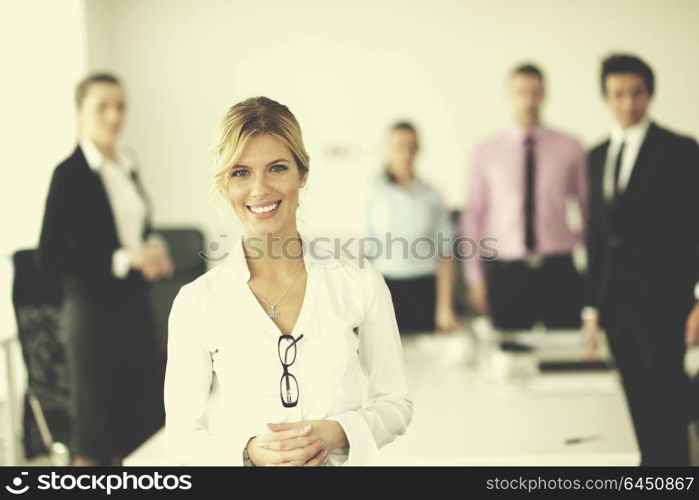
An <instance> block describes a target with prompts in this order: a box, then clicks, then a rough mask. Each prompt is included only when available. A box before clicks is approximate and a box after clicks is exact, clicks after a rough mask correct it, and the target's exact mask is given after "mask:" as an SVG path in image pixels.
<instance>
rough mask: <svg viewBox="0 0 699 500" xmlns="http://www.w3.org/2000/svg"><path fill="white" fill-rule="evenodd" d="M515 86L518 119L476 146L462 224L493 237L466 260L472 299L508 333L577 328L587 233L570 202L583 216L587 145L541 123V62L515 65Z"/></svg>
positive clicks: (472, 235) (468, 231) (476, 237)
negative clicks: (575, 223) (579, 251)
mask: <svg viewBox="0 0 699 500" xmlns="http://www.w3.org/2000/svg"><path fill="white" fill-rule="evenodd" d="M508 84H509V88H508V90H509V93H510V97H511V106H512V112H513V116H514V120H515V125H514V126H512V127H511V128H509V129H507V130H505V131H503V132H501V133H500V134H498V135H495V136H494V137H492V138H490V139H488V140H486V141H484V142H483V143H481V144H480V145H479V146H478V147H477V148H476V150H475V153H474V156H473V164H472V170H471V178H470V183H469V198H468V203H467V206H466V208H465V210H464V212H463V215H462V218H461V223H460V225H461V233H462V235H463V236H465V237H467V238H469V239H470V240H471V241H475V242H483V239H484V238H493V239H494V243H493V242H492V240H491V242H490V243H487V244H486V245H483V244H479V245H478V249H479V251H478V254H477V255H476V256H475V257H472V258H470V259H468V260H467V262H466V265H465V266H464V272H465V279H466V283H467V285H468V288H469V293H470V298H471V302H472V305H473V308H474V309H475V312H476V313H477V314H481V315H486V314H489V315H490V316H491V318H492V321H493V325H494V326H495V327H496V328H499V329H503V330H521V329H529V328H531V327H532V326H533V324H534V323H535V322H537V321H541V322H543V323H544V324H545V325H546V327H547V328H577V327H579V326H580V309H581V306H582V279H581V277H580V275H579V273H578V272H577V270H576V268H575V266H574V263H573V258H572V252H573V249H574V247H575V246H576V245H577V244H578V243H581V242H582V239H583V235H582V232H583V231H582V230H578V231H575V230H573V229H572V228H571V227H570V225H569V223H568V220H569V217H568V215H567V202H568V200H569V199H573V200H575V201H576V202H577V203H578V204H579V207H580V213H581V214H582V216H583V221H584V218H585V215H586V213H587V208H586V205H587V184H586V179H587V173H586V166H585V158H586V156H585V150H584V149H583V147H582V145H581V144H580V143H579V142H578V141H577V140H576V139H574V138H573V137H571V136H569V135H566V134H562V133H560V132H557V131H554V130H551V129H550V128H547V127H544V126H542V125H541V123H540V110H541V105H542V103H543V100H544V78H543V75H542V73H541V71H540V70H539V69H538V68H537V67H536V66H534V65H531V64H525V65H521V66H519V67H517V68H515V69H514V71H512V74H511V77H510V81H509V82H508ZM583 225H584V222H583ZM486 248H492V249H494V250H495V252H492V253H489V252H485V251H483V250H484V249H486ZM493 255H495V257H493Z"/></svg>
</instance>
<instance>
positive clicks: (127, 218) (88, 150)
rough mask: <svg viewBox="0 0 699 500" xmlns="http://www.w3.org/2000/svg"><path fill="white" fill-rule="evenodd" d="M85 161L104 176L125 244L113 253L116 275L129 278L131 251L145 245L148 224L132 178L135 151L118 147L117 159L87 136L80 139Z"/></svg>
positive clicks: (144, 209) (113, 266)
mask: <svg viewBox="0 0 699 500" xmlns="http://www.w3.org/2000/svg"><path fill="white" fill-rule="evenodd" d="M79 144H80V149H82V152H83V155H85V160H86V161H87V164H88V165H89V166H90V168H91V169H92V170H93V171H95V172H97V173H98V174H99V176H100V177H101V179H102V184H103V185H104V190H105V192H106V193H107V198H108V200H109V205H110V207H111V209H112V214H113V215H114V225H115V226H116V232H117V237H118V238H119V242H120V243H121V247H120V248H117V249H116V250H115V251H114V254H113V255H112V274H114V276H116V277H117V278H125V277H126V275H127V274H128V273H129V267H130V261H129V250H135V249H137V248H140V247H141V245H142V244H143V237H142V236H143V230H144V228H145V225H146V216H147V207H146V203H145V201H144V200H143V198H142V197H141V194H140V193H139V192H138V188H137V187H136V184H135V183H134V181H133V180H132V179H131V174H132V172H133V171H134V170H135V166H134V163H135V162H134V159H133V158H132V156H133V153H130V154H127V152H126V150H124V149H117V151H116V154H117V161H116V162H114V161H112V160H110V159H109V158H107V157H105V156H104V155H103V154H102V153H101V152H100V150H99V149H98V148H97V146H96V145H95V143H94V142H92V141H91V140H90V139H89V138H87V137H81V138H80V140H79Z"/></svg>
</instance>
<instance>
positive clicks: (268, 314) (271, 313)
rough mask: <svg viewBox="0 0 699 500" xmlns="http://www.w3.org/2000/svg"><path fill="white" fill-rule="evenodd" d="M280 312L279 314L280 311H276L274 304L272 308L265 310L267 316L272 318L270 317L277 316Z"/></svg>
mask: <svg viewBox="0 0 699 500" xmlns="http://www.w3.org/2000/svg"><path fill="white" fill-rule="evenodd" d="M280 314H281V313H279V312H277V311H275V310H274V306H272V309H270V310H269V311H267V316H269V317H270V318H272V319H274V318H276V317H277V316H279V315H280Z"/></svg>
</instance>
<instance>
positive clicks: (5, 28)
mask: <svg viewBox="0 0 699 500" xmlns="http://www.w3.org/2000/svg"><path fill="white" fill-rule="evenodd" d="M84 16H85V11H84V5H83V0H61V1H60V2H57V1H55V0H0V61H2V78H0V110H2V112H0V137H2V142H1V143H0V144H1V147H0V165H2V167H1V170H0V172H1V174H0V175H1V177H0V339H3V338H7V337H8V336H14V333H15V320H14V312H13V309H12V303H11V283H12V266H11V260H10V258H11V254H12V253H13V252H14V251H15V250H17V249H19V248H32V247H35V246H36V244H37V242H38V238H39V231H40V228H41V219H42V217H43V213H44V202H45V200H46V193H47V190H48V185H49V181H50V178H51V173H52V172H53V168H54V167H55V166H56V165H57V164H58V162H59V161H60V160H62V159H63V158H65V157H66V156H67V155H68V154H69V153H70V152H71V150H72V148H73V147H74V144H75V132H74V129H75V124H74V120H73V88H74V86H75V83H76V82H77V80H78V79H79V78H80V77H81V76H82V75H83V73H84V72H85V71H86V68H87V60H86V48H87V47H86V36H85V19H84ZM13 359H14V361H15V366H16V368H17V372H16V382H17V394H22V391H23V387H24V386H25V385H26V380H25V377H26V375H25V370H24V365H23V363H22V362H21V357H20V350H19V347H18V346H17V345H16V344H15V345H14V350H13ZM5 379H6V372H5V366H3V362H2V360H1V359H0V400H4V399H5V397H6V394H5V389H6V386H5Z"/></svg>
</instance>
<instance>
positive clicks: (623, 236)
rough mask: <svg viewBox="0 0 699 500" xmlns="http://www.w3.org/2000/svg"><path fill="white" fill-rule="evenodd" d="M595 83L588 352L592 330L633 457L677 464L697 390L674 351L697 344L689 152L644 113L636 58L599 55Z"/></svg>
mask: <svg viewBox="0 0 699 500" xmlns="http://www.w3.org/2000/svg"><path fill="white" fill-rule="evenodd" d="M601 88H602V96H603V97H604V100H605V103H606V105H607V107H608V108H609V111H610V113H611V115H612V117H613V120H614V122H613V125H612V130H611V134H610V138H609V139H607V140H605V141H604V142H603V143H601V144H599V145H598V146H597V147H595V148H593V149H592V150H591V151H590V152H589V161H588V162H589V165H590V170H589V175H590V177H589V179H590V219H589V220H590V226H589V237H588V278H587V287H586V299H585V302H586V305H587V306H588V307H586V308H585V309H584V311H583V317H584V319H585V328H586V330H587V332H588V341H589V343H588V355H589V356H590V357H594V356H595V354H596V350H597V338H598V336H599V326H602V327H604V329H605V331H606V334H607V341H608V344H609V346H610V349H611V353H612V355H613V356H614V359H615V361H616V364H617V367H618V369H619V372H620V375H621V380H622V382H623V386H624V392H625V394H626V399H627V403H628V406H629V410H630V413H631V417H632V419H633V425H634V430H635V433H636V439H637V441H638V445H639V448H640V450H641V465H689V451H688V435H687V422H688V416H689V415H688V413H689V408H688V407H689V404H688V403H690V398H692V397H694V398H696V397H697V396H696V394H693V395H692V394H691V393H690V389H689V388H690V384H689V379H688V377H687V374H686V373H685V369H684V356H685V351H686V347H687V346H688V345H697V344H699V304H698V303H697V296H696V295H695V291H694V289H695V285H696V283H697V281H698V280H699V257H698V255H699V231H697V217H698V216H699V196H697V186H699V148H698V147H697V143H696V141H695V140H694V139H693V138H690V137H685V136H681V135H678V134H676V133H674V132H672V131H670V130H668V129H666V128H664V127H661V126H659V125H658V124H657V123H655V122H654V121H652V120H651V119H650V118H649V116H648V108H649V105H650V103H651V100H652V98H653V96H654V92H655V77H654V74H653V71H652V69H651V68H650V66H648V64H646V63H645V62H644V61H642V60H641V59H639V58H638V57H635V56H630V55H612V56H610V57H608V58H607V59H605V60H604V62H603V63H602V71H601Z"/></svg>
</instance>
